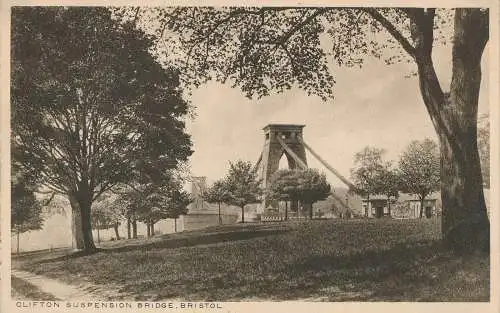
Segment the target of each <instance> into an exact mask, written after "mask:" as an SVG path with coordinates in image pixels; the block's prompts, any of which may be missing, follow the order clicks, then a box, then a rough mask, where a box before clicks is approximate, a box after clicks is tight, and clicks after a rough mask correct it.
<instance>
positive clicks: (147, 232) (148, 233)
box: [146, 222, 151, 238]
mask: <svg viewBox="0 0 500 313" xmlns="http://www.w3.org/2000/svg"><path fill="white" fill-rule="evenodd" d="M146 234H147V237H148V238H149V237H151V224H150V223H149V222H146Z"/></svg>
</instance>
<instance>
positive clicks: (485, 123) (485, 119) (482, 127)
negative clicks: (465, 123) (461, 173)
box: [477, 115, 490, 188]
mask: <svg viewBox="0 0 500 313" xmlns="http://www.w3.org/2000/svg"><path fill="white" fill-rule="evenodd" d="M477 140H478V142H477V144H478V147H479V158H480V161H481V173H482V177H483V185H484V187H485V188H490V120H489V115H485V116H482V117H481V118H480V119H479V126H478V129H477Z"/></svg>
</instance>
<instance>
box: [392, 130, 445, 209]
mask: <svg viewBox="0 0 500 313" xmlns="http://www.w3.org/2000/svg"><path fill="white" fill-rule="evenodd" d="M399 171H400V173H401V183H402V186H401V187H402V191H404V192H407V193H411V194H414V195H416V196H417V197H418V198H419V200H420V217H421V218H422V216H423V211H424V201H425V198H426V197H427V196H428V195H429V194H430V193H431V192H433V191H437V190H439V187H440V177H441V175H440V172H439V171H440V164H439V148H438V146H437V144H436V143H435V142H434V141H432V140H430V139H425V140H422V141H417V140H416V141H413V142H411V143H410V145H408V147H407V148H406V151H405V152H404V153H403V154H402V155H401V158H400V160H399Z"/></svg>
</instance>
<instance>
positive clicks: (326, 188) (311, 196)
mask: <svg viewBox="0 0 500 313" xmlns="http://www.w3.org/2000/svg"><path fill="white" fill-rule="evenodd" d="M296 177H297V194H298V197H299V198H300V199H301V202H302V203H303V204H304V205H307V206H308V207H309V218H311V219H312V218H313V210H312V206H313V204H314V203H315V202H317V201H320V200H325V199H326V198H327V197H328V196H329V195H330V191H331V187H330V184H328V182H327V181H326V176H325V174H321V173H319V172H318V171H317V170H315V169H307V170H302V171H296Z"/></svg>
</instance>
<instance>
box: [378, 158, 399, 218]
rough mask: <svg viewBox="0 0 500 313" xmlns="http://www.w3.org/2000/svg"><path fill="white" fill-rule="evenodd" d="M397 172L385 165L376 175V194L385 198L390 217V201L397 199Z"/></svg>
mask: <svg viewBox="0 0 500 313" xmlns="http://www.w3.org/2000/svg"><path fill="white" fill-rule="evenodd" d="M399 176H400V175H399V173H398V172H397V170H395V169H393V168H391V167H390V164H387V166H385V167H384V168H382V170H381V171H380V172H379V173H378V187H377V189H378V193H379V194H381V195H384V196H386V197H387V205H388V210H389V215H391V199H397V197H398V196H399V189H400V178H399Z"/></svg>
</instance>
